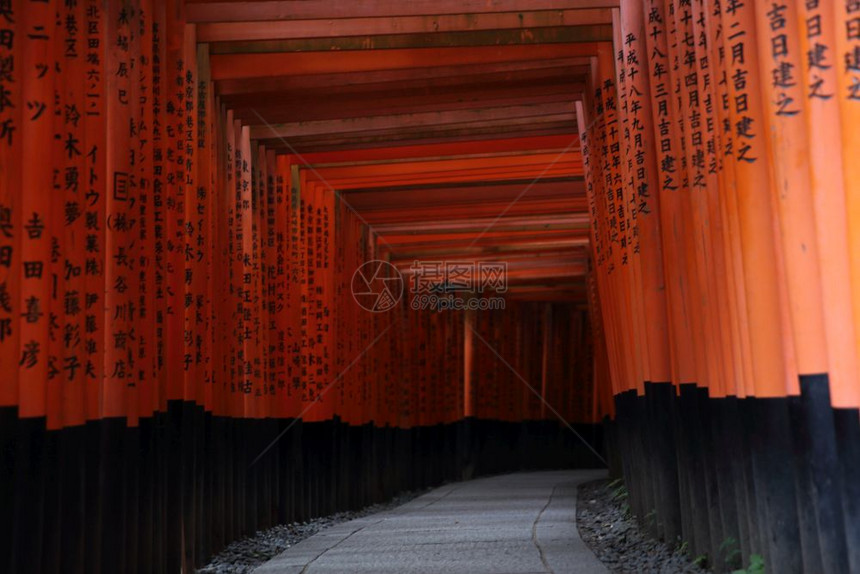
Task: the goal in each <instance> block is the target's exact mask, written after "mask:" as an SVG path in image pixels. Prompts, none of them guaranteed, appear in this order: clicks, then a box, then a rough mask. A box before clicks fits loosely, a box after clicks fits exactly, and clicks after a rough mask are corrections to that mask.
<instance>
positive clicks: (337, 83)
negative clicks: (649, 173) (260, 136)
mask: <svg viewBox="0 0 860 574" xmlns="http://www.w3.org/2000/svg"><path fill="white" fill-rule="evenodd" d="M589 62H590V59H589V58H588V57H573V58H555V59H541V60H522V61H514V62H497V63H490V64H487V63H484V64H466V65H456V64H455V65H451V66H436V67H432V68H403V69H395V70H376V71H363V72H337V73H333V74H322V73H320V74H313V75H286V76H278V77H262V78H250V79H249V78H243V79H241V80H230V79H228V80H220V81H218V82H216V91H217V93H218V94H219V95H220V96H221V98H222V101H227V100H226V98H227V96H231V95H238V94H256V93H261V92H262V93H279V92H280V93H284V92H293V91H295V92H302V91H308V90H332V89H337V90H342V89H344V88H345V87H348V86H363V85H366V84H377V85H379V86H380V87H382V86H385V85H388V86H392V85H400V86H406V85H411V86H414V87H421V86H424V87H428V88H432V87H434V86H436V85H451V84H452V83H453V84H456V83H462V82H463V81H464V79H465V80H468V79H470V78H474V79H475V80H476V81H481V80H482V79H486V80H487V81H494V80H497V79H503V78H511V79H513V78H515V77H517V76H518V75H519V74H524V73H528V72H530V71H533V72H534V71H541V70H542V71H544V72H546V73H551V72H552V70H556V72H557V73H558V74H566V73H567V72H566V71H565V69H569V68H574V70H572V71H571V75H577V76H578V75H581V74H587V73H588V70H589V69H590V65H589Z"/></svg>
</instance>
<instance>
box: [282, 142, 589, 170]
mask: <svg viewBox="0 0 860 574" xmlns="http://www.w3.org/2000/svg"><path fill="white" fill-rule="evenodd" d="M578 141H579V136H565V135H556V136H539V137H524V138H519V137H512V138H503V139H495V140H485V141H482V142H481V145H480V146H478V149H480V151H481V152H484V153H505V152H523V151H530V150H549V149H558V150H561V149H564V148H567V147H574V146H575V147H579V146H578V144H577V143H576V142H578ZM475 148H476V146H475V145H474V144H472V143H468V142H467V143H449V144H430V145H413V146H397V147H388V148H377V149H369V150H353V151H336V152H324V153H311V154H305V155H303V156H302V157H301V158H295V161H297V162H298V163H300V164H302V165H308V164H312V165H324V164H333V163H344V162H351V163H352V162H367V161H390V160H393V159H406V160H408V159H414V158H423V157H446V156H447V157H452V156H462V155H472V154H474V152H475Z"/></svg>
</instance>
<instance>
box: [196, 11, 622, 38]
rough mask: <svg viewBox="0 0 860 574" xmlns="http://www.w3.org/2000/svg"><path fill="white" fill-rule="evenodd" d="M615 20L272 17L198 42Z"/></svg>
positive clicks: (212, 29) (571, 16)
mask: <svg viewBox="0 0 860 574" xmlns="http://www.w3.org/2000/svg"><path fill="white" fill-rule="evenodd" d="M600 24H604V25H606V24H612V11H611V10H609V9H606V8H591V9H583V10H542V11H519V12H497V13H492V14H465V13H462V12H460V13H456V14H439V15H435V16H400V17H398V18H396V19H395V18H390V17H383V18H379V17H375V18H338V19H331V18H327V19H321V20H269V21H265V22H259V21H258V22H242V21H235V22H214V23H201V24H199V25H198V26H197V41H198V42H236V41H259V40H286V39H297V38H334V37H346V36H393V35H398V34H429V33H445V32H473V31H477V30H506V29H517V30H527V29H529V28H545V27H556V26H580V27H581V26H592V25H600Z"/></svg>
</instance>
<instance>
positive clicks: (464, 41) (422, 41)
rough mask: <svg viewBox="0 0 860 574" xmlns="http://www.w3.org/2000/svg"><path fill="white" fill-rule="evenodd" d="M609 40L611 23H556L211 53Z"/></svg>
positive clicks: (261, 44) (218, 47)
mask: <svg viewBox="0 0 860 574" xmlns="http://www.w3.org/2000/svg"><path fill="white" fill-rule="evenodd" d="M611 39H612V25H610V24H598V25H593V26H560V27H554V28H529V29H517V30H479V31H476V32H444V33H441V32H440V33H429V34H393V35H390V36H338V37H331V38H303V39H299V40H258V41H251V42H215V43H212V44H210V51H211V52H212V54H264V53H275V52H282V53H298V52H344V51H351V50H394V49H414V48H451V47H476V46H505V45H508V46H516V45H536V44H563V43H577V42H583V43H587V42H607V41H609V40H611Z"/></svg>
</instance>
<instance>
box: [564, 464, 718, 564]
mask: <svg viewBox="0 0 860 574" xmlns="http://www.w3.org/2000/svg"><path fill="white" fill-rule="evenodd" d="M576 522H577V525H578V526H579V535H580V536H581V537H582V539H583V540H584V541H585V543H586V544H588V546H589V547H590V548H591V550H592V552H594V553H595V554H596V555H597V557H598V558H600V560H601V561H602V562H603V564H604V565H605V566H606V567H607V568H608V569H609V570H611V571H612V572H623V573H627V572H630V573H634V572H635V573H636V574H639V573H649V574H650V573H654V574H669V573H672V574H674V573H676V572H681V573H695V572H707V570H705V569H703V568H702V567H701V566H699V565H698V564H696V563H695V562H694V561H693V560H691V559H690V558H689V557H688V556H687V555H686V554H685V553H683V552H682V551H681V550H680V549H677V548H673V547H672V546H670V545H669V544H666V543H664V542H660V541H659V540H656V539H654V538H651V537H650V536H649V535H648V534H646V533H644V532H643V531H642V530H641V529H640V528H639V525H638V524H637V523H636V519H635V518H633V516H631V515H630V512H629V508H627V503H626V490H625V488H624V486H623V484H621V483H620V482H612V481H609V480H595V481H592V482H587V483H585V484H582V485H581V486H580V487H579V493H578V495H577V505H576Z"/></svg>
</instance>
